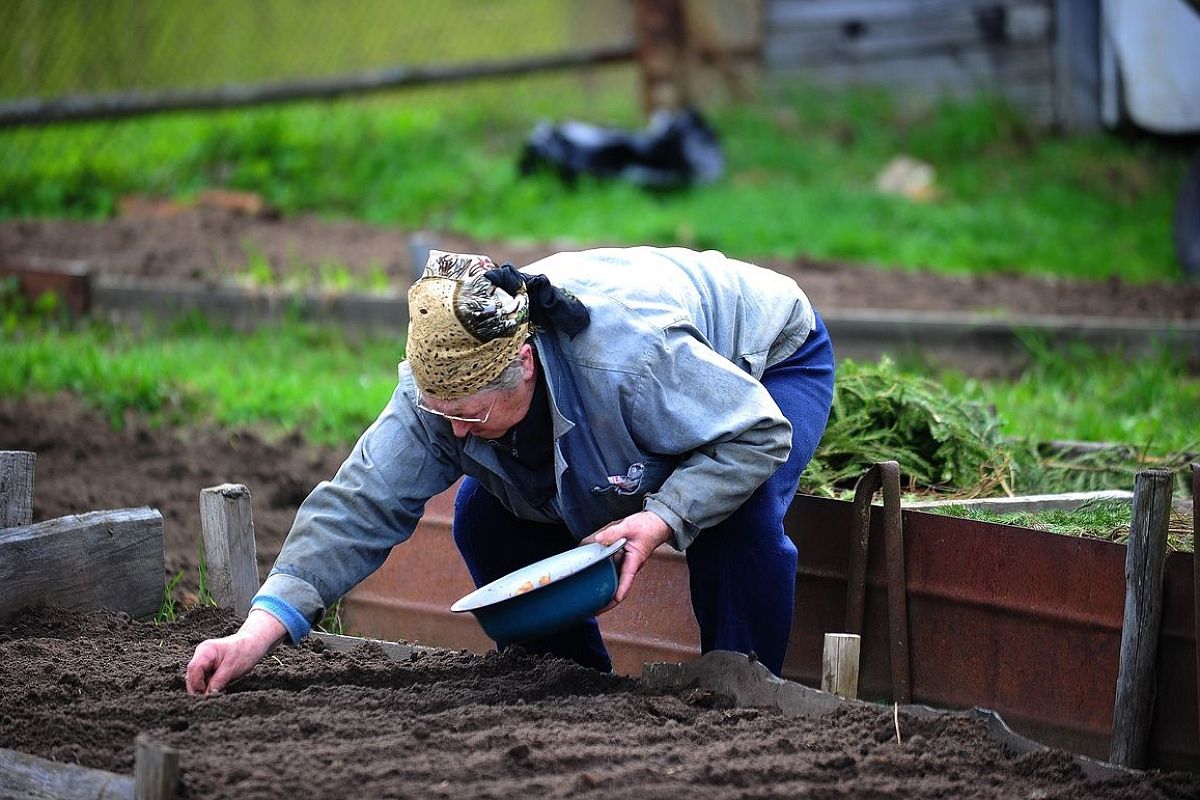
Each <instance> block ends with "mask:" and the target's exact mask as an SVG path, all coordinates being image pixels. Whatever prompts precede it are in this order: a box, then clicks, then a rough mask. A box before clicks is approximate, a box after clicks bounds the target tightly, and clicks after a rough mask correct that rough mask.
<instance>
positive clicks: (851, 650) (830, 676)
mask: <svg viewBox="0 0 1200 800" xmlns="http://www.w3.org/2000/svg"><path fill="white" fill-rule="evenodd" d="M861 648H862V637H861V636H859V635H858V634H856V633H827V634H825V651H824V653H822V658H821V691H823V692H829V693H830V694H836V695H837V696H838V697H846V698H849V699H851V700H857V699H858V660H859V653H860V652H861Z"/></svg>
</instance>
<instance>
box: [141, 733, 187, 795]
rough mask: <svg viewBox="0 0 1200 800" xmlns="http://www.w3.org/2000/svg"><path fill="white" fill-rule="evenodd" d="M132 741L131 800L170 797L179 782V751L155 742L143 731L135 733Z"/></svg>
mask: <svg viewBox="0 0 1200 800" xmlns="http://www.w3.org/2000/svg"><path fill="white" fill-rule="evenodd" d="M134 742H135V747H136V752H135V754H134V767H133V796H134V798H135V800H172V798H174V797H175V790H176V787H177V786H178V785H179V751H178V750H176V749H175V748H174V747H167V746H166V745H161V744H155V743H154V742H152V741H150V739H149V738H148V737H147V736H146V735H145V734H139V735H138V737H137V739H135V740H134Z"/></svg>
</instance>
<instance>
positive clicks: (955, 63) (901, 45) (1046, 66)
mask: <svg viewBox="0 0 1200 800" xmlns="http://www.w3.org/2000/svg"><path fill="white" fill-rule="evenodd" d="M1057 13H1058V12H1057V5H1056V3H1055V2H1054V0H767V3H766V5H765V7H764V25H763V45H762V52H763V62H764V64H765V66H766V69H767V72H768V73H769V74H771V75H773V76H774V77H775V78H776V79H790V78H792V77H800V78H802V79H803V80H805V81H808V82H811V83H815V84H820V85H827V86H835V87H842V86H851V85H878V86H883V87H886V88H888V89H890V90H893V91H895V92H898V93H900V94H902V95H904V96H905V97H915V98H918V99H924V98H937V97H940V96H950V97H970V96H972V95H975V94H978V93H980V92H989V93H997V94H1000V95H1002V96H1004V97H1006V98H1007V99H1008V100H1009V101H1010V102H1011V103H1012V104H1013V105H1014V106H1016V107H1017V108H1020V109H1022V111H1023V112H1025V113H1026V115H1027V116H1028V117H1029V118H1031V119H1032V120H1034V121H1036V122H1039V123H1040V122H1051V121H1054V120H1055V119H1056V113H1057V108H1058V105H1061V96H1062V93H1063V91H1064V90H1063V89H1062V87H1058V86H1057V84H1056V81H1057V80H1058V76H1057V74H1056V72H1055V69H1054V61H1055V58H1056V57H1060V58H1061V57H1063V56H1062V54H1060V53H1058V51H1057V50H1056V47H1057V46H1058V43H1057V37H1058V31H1057ZM1060 49H1061V48H1060ZM1056 92H1057V94H1056ZM1056 98H1058V104H1057V105H1056Z"/></svg>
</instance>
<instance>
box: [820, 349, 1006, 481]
mask: <svg viewBox="0 0 1200 800" xmlns="http://www.w3.org/2000/svg"><path fill="white" fill-rule="evenodd" d="M999 427H1000V426H999V421H998V420H997V418H996V417H995V415H994V413H992V412H991V411H990V410H989V409H987V408H986V407H985V406H984V405H983V404H982V403H978V402H974V401H971V400H967V399H964V398H961V397H956V396H954V395H951V394H949V393H948V392H947V391H946V390H945V388H943V387H942V386H940V385H939V384H937V383H935V382H933V381H931V380H929V379H926V378H921V377H918V376H913V375H908V374H904V373H902V372H900V371H899V370H898V369H897V368H896V366H895V364H894V363H893V362H892V361H891V360H890V359H887V358H885V359H882V360H881V361H880V362H879V363H878V364H862V363H857V362H853V361H846V362H845V363H844V364H843V365H842V366H841V367H840V370H839V374H838V379H837V385H836V387H835V392H834V400H833V409H832V411H831V413H830V418H829V424H828V426H827V427H826V430H825V436H824V437H823V438H822V440H821V446H820V448H819V449H818V451H817V454H816V456H815V457H814V458H813V461H812V462H811V464H810V465H809V468H808V470H807V471H806V472H805V475H804V484H805V485H806V486H809V487H813V488H818V489H819V488H821V487H824V489H825V490H826V491H828V490H829V489H831V488H832V489H848V488H852V485H853V482H854V481H855V480H857V478H858V477H859V476H860V475H861V474H862V473H863V471H864V470H865V469H867V468H868V467H870V466H871V465H872V464H874V463H876V462H879V461H889V460H890V461H896V462H898V463H899V465H900V470H901V475H902V478H903V479H904V480H905V481H906V482H907V484H908V486H909V487H910V488H913V487H921V488H924V489H929V490H935V491H944V492H954V493H955V494H958V495H961V496H975V495H980V494H986V493H988V492H991V491H993V490H995V489H997V488H1000V489H1003V490H1005V491H1011V487H1012V474H1013V468H1014V462H1013V457H1012V454H1011V453H1010V452H1009V450H1008V447H1007V446H1006V445H1005V442H1004V440H1003V438H1002V437H1001V436H1000V431H999Z"/></svg>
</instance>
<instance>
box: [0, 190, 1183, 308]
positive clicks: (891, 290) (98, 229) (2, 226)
mask: <svg viewBox="0 0 1200 800" xmlns="http://www.w3.org/2000/svg"><path fill="white" fill-rule="evenodd" d="M166 209H167V210H166V211H163V210H161V209H160V210H158V211H156V212H154V213H143V214H142V215H139V216H136V217H132V218H125V219H118V220H113V221H107V222H78V221H64V220H47V221H41V220H35V221H4V222H0V261H5V260H8V261H19V260H21V259H23V258H28V257H39V258H52V259H79V260H83V261H86V262H87V264H88V265H89V266H90V268H91V269H92V270H94V271H96V272H105V273H114V274H122V275H130V276H139V277H141V278H154V279H173V280H192V281H219V280H224V279H229V278H231V277H233V276H234V275H235V274H237V273H239V272H242V271H244V268H245V265H246V264H247V262H248V261H250V260H251V258H252V257H253V258H265V259H266V260H267V261H268V262H269V263H270V264H271V268H272V270H273V272H274V273H275V274H276V275H277V276H278V279H279V280H280V281H281V282H286V281H291V282H299V283H301V284H303V283H304V282H306V281H309V282H312V281H315V280H316V278H315V277H314V275H315V274H316V273H319V271H320V268H321V267H322V265H329V264H340V265H344V266H345V267H346V269H347V270H348V271H349V272H350V273H351V274H354V275H358V276H360V277H362V278H364V279H365V277H366V276H367V275H368V274H370V273H371V272H372V271H374V270H382V271H383V272H385V273H386V274H387V275H388V276H389V278H390V279H391V281H392V282H393V283H394V285H396V286H406V285H407V283H408V281H409V279H410V276H411V271H412V267H411V263H410V248H409V241H410V236H409V232H407V231H403V230H399V229H396V228H385V227H378V226H373V225H367V224H362V223H356V222H326V221H322V220H319V219H317V218H314V217H299V218H290V219H276V218H271V217H270V216H263V215H257V216H256V215H250V214H242V213H237V212H235V211H231V210H229V209H226V208H219V207H200V208H190V209H175V208H173V207H169V206H168V207H166ZM435 238H436V242H437V246H438V247H440V248H441V249H444V250H462V251H466V252H474V253H485V254H488V255H490V256H492V257H493V258H494V259H495V260H496V261H497V262H498V263H499V262H503V261H511V262H512V263H513V264H515V265H517V266H521V265H523V264H527V263H529V262H531V261H533V260H535V259H537V258H540V257H542V256H545V255H547V254H549V253H551V252H554V251H557V250H572V249H578V246H577V245H574V244H571V243H560V244H512V243H494V242H486V243H481V242H472V241H469V240H466V239H463V238H462V237H458V236H450V235H442V236H438V237H435ZM728 255H730V256H733V257H736V258H744V259H746V260H751V261H756V263H759V264H762V265H763V266H769V267H771V268H773V269H776V270H778V271H780V272H784V273H787V274H790V275H792V276H793V277H795V278H796V280H797V282H798V283H799V284H800V286H801V287H802V288H804V290H805V291H806V292H807V293H808V294H809V296H810V297H811V298H812V300H813V302H814V303H815V304H816V305H817V307H818V308H822V309H824V308H840V309H856V308H864V309H865V308H870V309H914V310H953V311H965V310H980V311H987V312H998V311H1005V310H1008V311H1014V312H1024V313H1031V314H1064V315H1087V316H1097V317H1105V318H1115V317H1141V318H1157V319H1200V283H1190V284H1188V283H1180V284H1165V283H1160V284H1150V285H1129V284H1125V283H1122V282H1121V281H1117V280H1110V281H1068V280H1058V279H1053V278H1038V277H1028V276H1022V275H1018V274H1016V273H1007V274H995V275H987V276H981V277H947V276H942V275H937V274H934V273H928V272H921V271H915V270H896V269H877V268H872V267H868V266H861V265H853V264H843V263H836V262H817V261H812V260H808V259H798V260H791V261H781V260H769V259H768V260H762V259H754V258H753V257H752V255H751V254H747V253H729V254H728Z"/></svg>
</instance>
